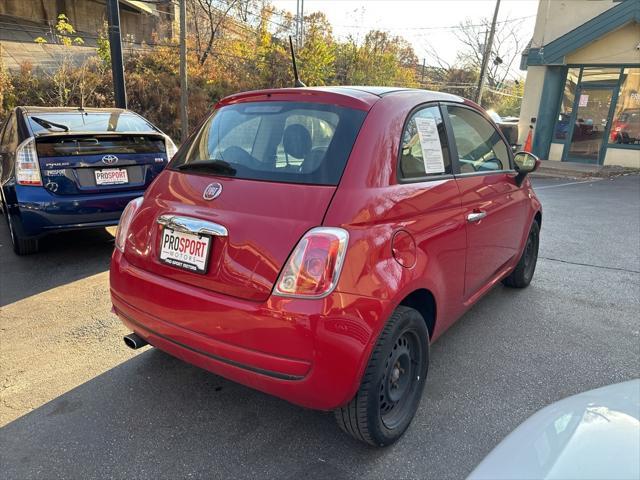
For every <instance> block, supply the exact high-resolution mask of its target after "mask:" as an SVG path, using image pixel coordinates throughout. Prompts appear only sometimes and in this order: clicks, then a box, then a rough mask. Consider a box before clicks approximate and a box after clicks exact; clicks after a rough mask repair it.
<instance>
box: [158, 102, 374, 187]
mask: <svg viewBox="0 0 640 480" xmlns="http://www.w3.org/2000/svg"><path fill="white" fill-rule="evenodd" d="M365 115H366V114H365V112H362V111H360V110H354V109H350V108H343V107H338V106H335V105H325V104H319V103H310V102H252V103H244V104H237V105H229V106H225V107H222V108H220V109H218V110H216V111H215V112H214V113H213V115H212V116H211V117H210V118H209V119H208V120H207V121H206V122H205V123H204V125H203V126H202V127H201V129H200V131H199V132H198V133H197V134H196V135H195V137H194V138H193V140H192V141H191V143H190V145H189V146H188V148H186V149H184V150H183V151H182V152H181V154H179V155H178V156H177V157H176V158H174V161H173V162H171V164H170V167H169V168H172V169H174V170H180V171H190V172H193V173H200V174H211V175H223V176H232V177H236V178H244V179H251V180H266V181H274V182H288V183H304V184H314V185H337V184H338V182H339V181H340V177H341V176H342V172H343V170H344V167H345V164H346V162H347V159H348V158H349V155H350V153H351V149H352V147H353V144H354V142H355V139H356V136H357V135H358V131H359V130H360V126H361V125H362V122H363V120H364V117H365Z"/></svg>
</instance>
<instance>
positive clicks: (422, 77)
mask: <svg viewBox="0 0 640 480" xmlns="http://www.w3.org/2000/svg"><path fill="white" fill-rule="evenodd" d="M426 63H427V59H426V58H423V59H422V75H420V86H421V87H423V88H424V69H425V66H426Z"/></svg>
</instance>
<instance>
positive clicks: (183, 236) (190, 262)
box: [160, 227, 211, 273]
mask: <svg viewBox="0 0 640 480" xmlns="http://www.w3.org/2000/svg"><path fill="white" fill-rule="evenodd" d="M210 247H211V237H208V236H206V235H196V234H193V233H183V232H178V231H176V230H173V229H171V228H168V227H165V228H164V229H163V230H162V238H161V241H160V261H161V262H163V263H166V264H168V265H172V266H174V267H177V268H181V269H183V270H188V271H190V272H194V273H207V264H208V263H209V249H210Z"/></svg>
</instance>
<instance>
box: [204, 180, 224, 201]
mask: <svg viewBox="0 0 640 480" xmlns="http://www.w3.org/2000/svg"><path fill="white" fill-rule="evenodd" d="M221 193H222V185H220V184H219V183H218V182H215V183H210V184H209V185H207V188H205V189H204V193H203V194H202V198H204V199H205V200H213V199H214V198H218V197H219V196H220V194H221Z"/></svg>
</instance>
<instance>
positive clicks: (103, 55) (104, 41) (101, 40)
mask: <svg viewBox="0 0 640 480" xmlns="http://www.w3.org/2000/svg"><path fill="white" fill-rule="evenodd" d="M96 43H97V44H98V50H97V53H98V58H99V59H100V61H101V62H102V64H103V65H104V66H105V67H108V66H110V65H111V44H110V43H109V37H108V36H107V25H106V23H105V25H104V26H103V28H102V30H100V33H99V34H98V39H97V40H96Z"/></svg>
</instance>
